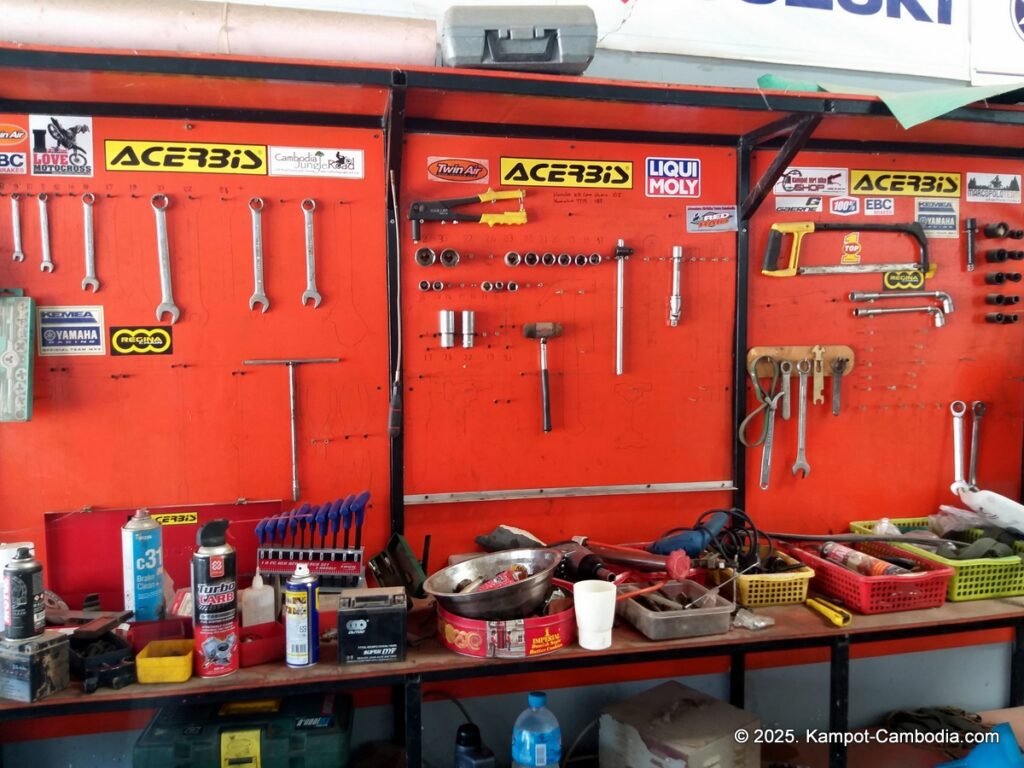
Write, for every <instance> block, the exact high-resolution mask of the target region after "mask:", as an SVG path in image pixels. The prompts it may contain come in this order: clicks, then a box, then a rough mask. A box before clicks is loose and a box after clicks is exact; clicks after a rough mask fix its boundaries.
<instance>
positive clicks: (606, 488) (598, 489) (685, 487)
mask: <svg viewBox="0 0 1024 768" xmlns="http://www.w3.org/2000/svg"><path fill="white" fill-rule="evenodd" d="M731 490H733V484H732V482H731V481H729V480H704V481H699V482H692V483H641V484H636V485H581V486H570V487H562V488H510V489H507V490H503V491H453V492H443V493H420V494H410V495H408V496H406V497H405V503H406V504H407V505H409V506H413V505H422V504H460V503H463V502H467V501H512V500H515V499H564V498H569V497H576V496H628V495H634V494H635V495H640V494H650V493H706V492H709V491H731Z"/></svg>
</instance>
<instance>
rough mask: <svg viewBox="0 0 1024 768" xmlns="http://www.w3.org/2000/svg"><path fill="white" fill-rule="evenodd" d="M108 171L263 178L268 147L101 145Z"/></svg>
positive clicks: (153, 143)
mask: <svg viewBox="0 0 1024 768" xmlns="http://www.w3.org/2000/svg"><path fill="white" fill-rule="evenodd" d="M104 152H105V156H106V167H107V170H108V171H168V172H174V173H232V174H248V175H259V176H265V175H266V173H267V148H266V147H265V146H262V145H260V144H200V143H197V142H190V141H179V142H173V141H122V140H115V139H108V140H107V141H105V142H104Z"/></svg>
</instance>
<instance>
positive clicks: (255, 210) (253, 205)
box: [249, 197, 270, 312]
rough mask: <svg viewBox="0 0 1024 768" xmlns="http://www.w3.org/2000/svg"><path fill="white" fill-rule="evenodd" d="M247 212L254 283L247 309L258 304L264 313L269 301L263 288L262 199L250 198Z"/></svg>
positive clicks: (253, 307)
mask: <svg viewBox="0 0 1024 768" xmlns="http://www.w3.org/2000/svg"><path fill="white" fill-rule="evenodd" d="M249 210H250V211H252V273H253V280H254V281H255V287H254V288H253V290H252V296H250V297H249V309H250V310H252V309H255V308H256V305H257V304H259V305H261V306H262V307H263V311H264V312H266V311H267V310H268V309H270V299H268V298H267V293H266V291H265V290H264V288H263V222H262V216H263V198H262V197H254V198H252V199H251V200H250V201H249Z"/></svg>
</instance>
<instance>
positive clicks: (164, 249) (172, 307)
mask: <svg viewBox="0 0 1024 768" xmlns="http://www.w3.org/2000/svg"><path fill="white" fill-rule="evenodd" d="M149 203H150V205H152V206H153V214H154V215H155V216H156V251H157V256H158V257H159V259H160V304H159V305H158V306H157V308H156V319H157V322H163V319H164V315H165V314H170V316H171V325H174V323H176V322H178V318H179V317H180V316H181V310H179V309H178V307H177V305H176V304H175V303H174V293H173V289H172V286H171V251H170V248H169V247H168V245H167V206H169V205H170V204H171V201H170V198H168V197H167V195H164V194H156V195H153V197H151V198H150V200H149Z"/></svg>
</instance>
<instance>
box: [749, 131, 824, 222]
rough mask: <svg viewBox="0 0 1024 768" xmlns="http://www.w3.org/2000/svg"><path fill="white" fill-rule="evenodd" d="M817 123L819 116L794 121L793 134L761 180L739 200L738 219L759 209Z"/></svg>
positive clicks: (773, 159)
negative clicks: (740, 201)
mask: <svg viewBox="0 0 1024 768" xmlns="http://www.w3.org/2000/svg"><path fill="white" fill-rule="evenodd" d="M819 123H821V115H802V116H801V117H800V119H799V120H797V121H796V123H795V125H794V126H793V129H792V130H793V132H792V133H791V134H790V135H789V138H788V139H786V142H785V143H784V144H783V145H782V148H781V149H780V150H779V151H778V152H777V153H776V155H775V157H774V158H772V162H771V164H770V165H769V166H768V168H767V169H766V170H765V172H764V173H763V174H762V175H761V178H760V179H758V180H757V183H756V184H754V186H753V187H752V188H751V190H750V192H749V193H748V194H747V196H746V197H743V198H739V199H741V200H742V201H743V202H742V203H741V204H740V215H739V218H740V219H744V220H746V219H749V218H750V217H751V216H753V215H754V213H755V212H756V211H757V209H758V208H760V207H761V203H762V202H764V199H765V197H767V196H768V192H769V190H771V188H772V187H773V186H775V182H776V181H778V180H779V178H780V177H781V176H782V174H783V172H784V171H785V170H786V168H787V167H789V164H790V162H792V160H793V158H794V157H796V155H797V153H798V152H799V151H800V150H801V149H803V148H804V145H805V144H807V140H808V139H809V138H810V137H811V134H812V133H814V129H815V128H817V127H818V124H819ZM749 140H750V139H749V137H748V141H749ZM758 143H760V142H758Z"/></svg>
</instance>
